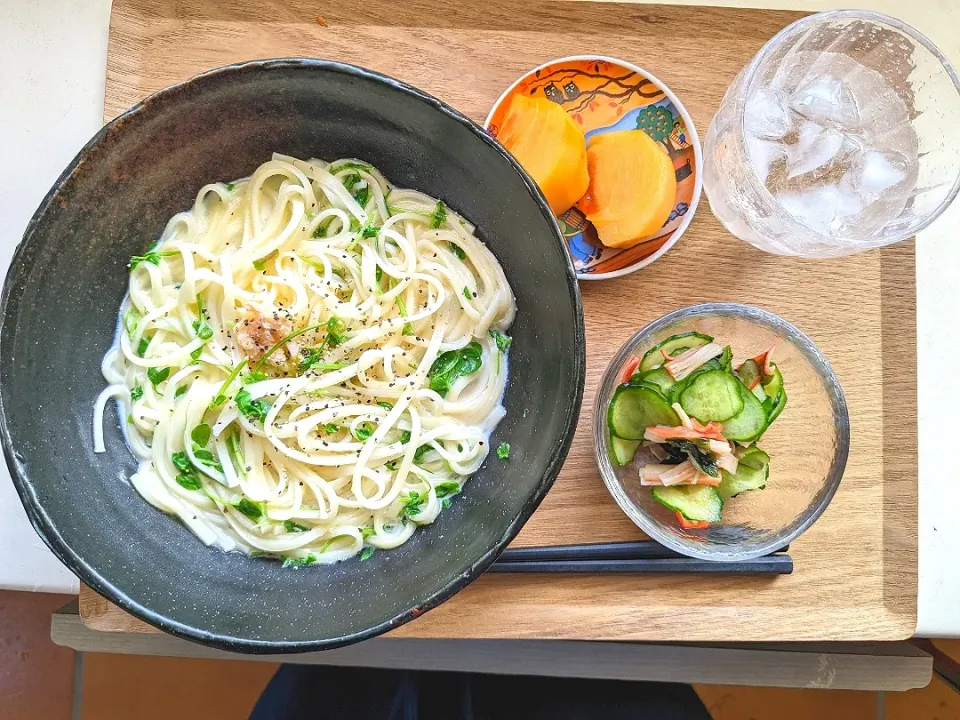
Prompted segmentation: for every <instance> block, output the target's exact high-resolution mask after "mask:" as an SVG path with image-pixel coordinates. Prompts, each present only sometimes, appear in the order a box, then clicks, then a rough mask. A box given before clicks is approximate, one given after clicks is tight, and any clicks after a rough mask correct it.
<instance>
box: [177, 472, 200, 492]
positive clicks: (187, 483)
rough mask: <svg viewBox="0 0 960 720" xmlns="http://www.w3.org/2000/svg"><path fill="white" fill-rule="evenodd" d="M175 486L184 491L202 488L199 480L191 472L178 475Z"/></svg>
mask: <svg viewBox="0 0 960 720" xmlns="http://www.w3.org/2000/svg"><path fill="white" fill-rule="evenodd" d="M177 484H178V485H180V487H182V488H185V489H186V490H200V489H202V488H203V483H201V482H200V478H198V477H197V476H196V474H195V473H194V472H193V470H189V471H186V472H181V473H180V474H178V475H177Z"/></svg>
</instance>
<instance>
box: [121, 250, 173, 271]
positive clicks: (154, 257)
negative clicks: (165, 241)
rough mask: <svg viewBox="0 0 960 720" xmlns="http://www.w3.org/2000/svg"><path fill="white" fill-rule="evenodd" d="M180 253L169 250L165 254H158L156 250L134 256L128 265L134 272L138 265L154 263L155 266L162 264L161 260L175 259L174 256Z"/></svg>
mask: <svg viewBox="0 0 960 720" xmlns="http://www.w3.org/2000/svg"><path fill="white" fill-rule="evenodd" d="M179 254H180V253H179V252H178V251H177V250H167V251H165V252H156V251H155V250H150V251H148V252H147V253H146V254H144V255H134V256H133V257H132V258H130V262H129V263H128V264H127V267H129V268H130V269H131V270H133V269H134V268H135V267H137V265H139V264H140V263H142V262H148V263H153V264H154V265H159V264H160V258H165V257H173V256H174V255H179Z"/></svg>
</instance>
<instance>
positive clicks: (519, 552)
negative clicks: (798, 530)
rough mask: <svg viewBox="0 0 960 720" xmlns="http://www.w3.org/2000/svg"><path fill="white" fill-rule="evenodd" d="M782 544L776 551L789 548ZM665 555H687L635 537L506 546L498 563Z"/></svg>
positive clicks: (663, 556)
mask: <svg viewBox="0 0 960 720" xmlns="http://www.w3.org/2000/svg"><path fill="white" fill-rule="evenodd" d="M789 547H790V546H789V545H786V546H784V547H782V548H780V549H779V550H777V551H776V552H778V553H782V552H786V551H787V550H788V549H789ZM668 558H685V559H688V560H689V559H692V558H687V556H686V555H682V554H680V553H678V552H676V551H674V550H671V549H670V548H667V547H664V546H663V545H661V544H660V543H658V542H654V541H653V540H635V541H630V542H605V543H586V544H581V545H550V546H545V547H522V548H509V549H507V550H504V551H503V554H501V555H500V558H499V559H498V560H497V562H498V563H519V562H544V561H558V560H569V561H586V560H653V559H668Z"/></svg>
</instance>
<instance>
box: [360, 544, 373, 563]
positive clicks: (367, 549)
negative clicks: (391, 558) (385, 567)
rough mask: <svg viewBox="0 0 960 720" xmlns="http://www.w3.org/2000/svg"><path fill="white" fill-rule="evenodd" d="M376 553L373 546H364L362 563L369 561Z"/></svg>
mask: <svg viewBox="0 0 960 720" xmlns="http://www.w3.org/2000/svg"><path fill="white" fill-rule="evenodd" d="M375 552H376V548H375V547H373V545H364V546H363V550H361V551H360V561H361V562H362V561H364V560H369V559H370V558H372V557H373V553H375Z"/></svg>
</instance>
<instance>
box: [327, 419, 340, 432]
mask: <svg viewBox="0 0 960 720" xmlns="http://www.w3.org/2000/svg"><path fill="white" fill-rule="evenodd" d="M323 429H324V431H325V432H326V433H327V435H333V434H334V433H336V432H337V430H339V429H340V426H339V425H337V424H336V423H332V422H331V423H327V424H326V425H324V426H323Z"/></svg>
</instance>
